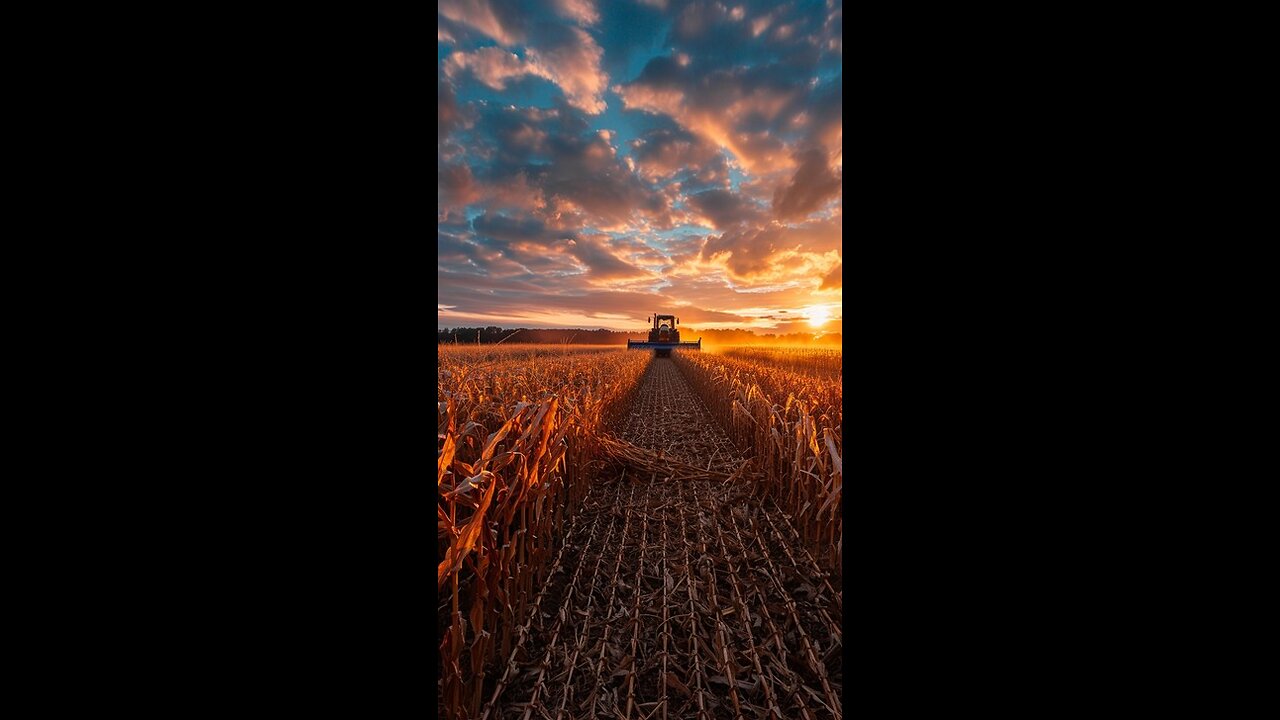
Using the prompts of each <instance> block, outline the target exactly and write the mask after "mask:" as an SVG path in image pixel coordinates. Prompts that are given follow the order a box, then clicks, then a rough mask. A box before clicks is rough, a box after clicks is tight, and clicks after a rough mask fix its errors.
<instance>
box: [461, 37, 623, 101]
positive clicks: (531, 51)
mask: <svg viewBox="0 0 1280 720" xmlns="http://www.w3.org/2000/svg"><path fill="white" fill-rule="evenodd" d="M544 27H545V29H544V30H543V31H542V32H541V33H540V37H542V38H543V41H542V43H541V44H540V45H539V46H538V47H530V48H528V49H527V50H526V51H525V57H524V58H523V59H522V58H521V57H520V56H519V55H516V54H515V53H513V52H510V51H509V50H504V49H503V48H500V47H484V48H480V49H478V50H474V51H472V52H462V51H458V52H454V53H451V54H450V55H449V56H448V57H447V58H445V61H444V72H445V75H446V76H447V77H450V78H453V77H456V76H458V75H459V74H460V73H462V71H464V70H469V71H470V72H471V73H472V75H473V76H474V77H475V78H476V79H477V80H479V81H480V82H482V83H484V84H485V85H486V86H487V87H490V88H492V89H494V90H502V89H505V88H506V86H507V82H508V81H509V80H511V79H513V78H521V77H524V76H527V75H532V76H535V77H540V78H543V79H545V80H549V81H551V82H553V83H555V84H556V85H558V86H559V87H560V89H561V90H563V91H564V94H565V97H566V98H567V99H568V102H569V104H570V105H572V106H573V107H576V108H578V109H579V110H582V111H583V112H586V113H590V114H598V113H601V112H604V110H605V102H604V100H603V99H601V95H602V93H603V92H604V89H605V87H606V86H607V85H608V82H609V77H608V75H606V74H605V72H604V71H603V70H601V68H600V58H601V56H602V54H603V51H602V50H601V49H600V46H599V45H597V44H596V41H595V40H594V39H592V37H591V36H590V35H588V34H587V33H586V32H585V31H584V30H582V28H576V27H564V26H557V25H550V26H544Z"/></svg>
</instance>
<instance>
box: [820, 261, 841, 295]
mask: <svg viewBox="0 0 1280 720" xmlns="http://www.w3.org/2000/svg"><path fill="white" fill-rule="evenodd" d="M843 270H844V266H843V265H836V266H835V267H834V268H832V270H831V272H829V273H827V276H826V277H824V278H822V284H821V285H819V286H818V289H819V290H836V289H839V288H840V287H841V286H842V285H843V283H842V282H841V277H842V276H841V273H842V272H843Z"/></svg>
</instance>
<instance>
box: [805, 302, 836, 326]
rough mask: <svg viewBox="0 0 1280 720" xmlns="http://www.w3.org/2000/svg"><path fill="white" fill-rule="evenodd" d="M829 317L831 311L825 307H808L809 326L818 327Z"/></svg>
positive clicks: (824, 323)
mask: <svg viewBox="0 0 1280 720" xmlns="http://www.w3.org/2000/svg"><path fill="white" fill-rule="evenodd" d="M830 319H831V312H830V311H829V310H827V309H826V308H824V307H818V306H815V307H811V308H809V325H810V326H811V327H815V328H820V327H822V326H823V325H826V324H827V321H828V320H830Z"/></svg>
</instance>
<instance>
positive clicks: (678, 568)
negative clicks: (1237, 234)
mask: <svg viewBox="0 0 1280 720" xmlns="http://www.w3.org/2000/svg"><path fill="white" fill-rule="evenodd" d="M619 429H620V432H621V434H622V436H623V437H624V438H625V439H626V440H628V441H630V442H631V443H633V444H635V445H638V446H640V447H644V448H647V449H651V450H653V451H654V454H655V456H656V455H657V454H659V453H665V455H667V456H674V457H675V458H677V459H679V460H682V461H684V462H687V463H690V464H694V465H698V466H699V467H704V468H705V467H708V466H709V465H710V466H712V467H713V468H716V469H721V470H728V469H731V468H734V467H736V466H737V465H738V463H740V462H741V453H739V452H738V451H737V450H736V449H735V448H734V447H733V444H732V443H731V442H730V441H729V439H728V437H727V436H726V435H725V434H724V432H723V430H721V429H720V428H719V427H718V426H717V425H716V423H715V422H714V421H713V420H712V418H711V417H710V415H709V414H708V413H707V410H706V408H705V407H704V406H703V404H702V402H701V400H699V399H698V397H697V395H696V394H695V393H694V392H693V391H692V389H691V388H690V387H689V385H688V383H687V382H686V381H685V378H684V376H683V375H682V374H681V373H680V371H679V369H678V368H677V367H676V366H675V365H674V364H672V362H671V360H669V359H663V358H655V359H654V360H653V361H652V363H651V364H650V366H649V368H648V369H647V370H646V372H645V375H644V378H643V379H642V380H641V387H640V392H639V393H638V396H637V399H636V401H635V403H634V405H633V407H632V408H631V409H630V412H629V413H628V414H627V415H626V416H625V417H624V418H623V420H622V421H621V423H620V428H619ZM741 490H742V488H740V487H734V486H727V485H725V484H722V483H719V482H704V481H696V482H693V481H678V482H667V481H665V479H664V478H662V477H652V478H651V477H633V476H631V475H630V474H628V476H626V477H625V478H619V479H617V480H615V481H611V482H602V483H600V484H599V485H598V486H597V487H596V488H594V489H593V491H592V492H591V494H590V495H588V497H587V499H586V501H585V503H584V507H583V508H582V510H581V511H580V512H579V513H578V514H577V515H576V516H575V517H574V519H573V521H572V522H571V524H570V525H569V526H568V529H567V531H566V534H565V546H564V549H563V552H562V553H561V555H560V558H561V561H560V564H559V566H558V568H557V569H556V571H555V572H554V573H553V574H552V576H551V577H550V578H549V580H548V582H547V585H546V587H545V588H544V589H543V591H542V592H543V597H542V601H541V603H540V604H539V606H538V607H539V610H538V611H537V613H536V614H535V617H533V618H532V619H531V621H530V635H529V638H528V641H527V642H526V643H525V644H524V646H523V647H522V648H521V650H520V651H519V652H518V653H517V664H516V666H515V668H514V669H513V671H512V672H511V673H509V678H508V682H507V683H506V684H505V685H504V686H503V687H502V688H501V689H500V690H499V691H498V692H497V693H495V696H496V701H494V702H492V703H490V704H489V705H488V706H486V709H485V715H484V716H485V717H487V718H503V719H510V718H519V719H520V720H530V719H531V718H554V719H555V720H565V719H568V718H574V719H578V718H623V719H625V720H649V719H661V720H667V719H673V718H778V719H779V720H781V719H782V718H802V719H810V720H816V719H817V718H839V717H841V709H840V704H839V702H840V689H841V686H842V682H843V671H842V660H843V656H842V638H841V636H840V622H841V610H842V598H841V593H840V588H839V587H838V586H833V584H832V581H831V580H830V579H829V576H828V574H827V573H823V572H821V571H819V569H818V567H817V565H816V564H815V563H814V562H813V560H812V558H811V557H810V556H809V554H808V553H807V552H805V551H804V550H803V549H802V548H801V543H800V539H799V537H798V535H797V534H796V532H795V531H794V530H793V529H792V527H791V525H790V523H789V522H788V520H787V518H786V517H785V516H784V515H782V514H781V512H779V511H778V510H777V508H776V506H774V505H773V504H772V503H767V506H765V507H762V506H761V504H760V502H759V501H757V500H751V499H748V498H747V497H745V494H744V493H742V492H741Z"/></svg>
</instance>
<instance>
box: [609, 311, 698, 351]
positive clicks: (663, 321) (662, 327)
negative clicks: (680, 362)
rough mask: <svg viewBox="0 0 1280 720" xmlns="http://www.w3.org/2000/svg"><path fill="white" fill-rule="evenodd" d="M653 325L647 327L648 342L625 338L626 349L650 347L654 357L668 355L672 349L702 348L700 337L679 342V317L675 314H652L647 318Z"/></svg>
mask: <svg viewBox="0 0 1280 720" xmlns="http://www.w3.org/2000/svg"><path fill="white" fill-rule="evenodd" d="M649 322H651V323H653V327H651V328H649V340H648V342H636V341H633V340H627V349H628V350H647V349H650V348H652V349H653V354H654V356H655V357H670V356H671V351H672V350H676V349H679V350H699V351H700V350H702V338H698V340H697V342H680V330H679V329H678V328H677V327H676V326H677V325H679V324H680V318H678V317H676V316H675V315H657V314H655V315H653V316H652V317H650V318H649Z"/></svg>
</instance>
